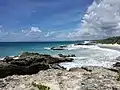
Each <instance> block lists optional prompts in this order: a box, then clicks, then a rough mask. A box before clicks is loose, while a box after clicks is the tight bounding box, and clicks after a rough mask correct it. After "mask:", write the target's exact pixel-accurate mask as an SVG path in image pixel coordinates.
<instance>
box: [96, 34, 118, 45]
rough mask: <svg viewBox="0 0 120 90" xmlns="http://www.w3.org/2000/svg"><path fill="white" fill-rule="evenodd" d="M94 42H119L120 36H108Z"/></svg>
mask: <svg viewBox="0 0 120 90" xmlns="http://www.w3.org/2000/svg"><path fill="white" fill-rule="evenodd" d="M95 42H96V43H102V44H116V43H117V44H120V36H115V37H109V38H106V39H101V40H95Z"/></svg>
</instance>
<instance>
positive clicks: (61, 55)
mask: <svg viewBox="0 0 120 90" xmlns="http://www.w3.org/2000/svg"><path fill="white" fill-rule="evenodd" d="M58 56H59V57H76V56H75V54H71V55H63V54H58Z"/></svg>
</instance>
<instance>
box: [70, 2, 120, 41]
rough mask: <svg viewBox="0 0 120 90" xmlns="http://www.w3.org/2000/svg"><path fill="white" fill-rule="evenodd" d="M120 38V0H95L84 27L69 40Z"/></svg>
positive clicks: (85, 19) (83, 24)
mask: <svg viewBox="0 0 120 90" xmlns="http://www.w3.org/2000/svg"><path fill="white" fill-rule="evenodd" d="M110 36H120V0H94V2H93V4H92V5H91V6H89V7H88V10H87V12H86V14H85V15H84V17H83V20H82V25H81V26H79V27H77V28H76V30H75V31H74V32H70V33H69V35H68V38H72V39H100V38H105V37H110Z"/></svg>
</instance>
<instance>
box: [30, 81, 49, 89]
mask: <svg viewBox="0 0 120 90" xmlns="http://www.w3.org/2000/svg"><path fill="white" fill-rule="evenodd" d="M32 85H33V86H34V87H37V88H38V89H39V90H50V87H48V86H45V85H41V84H36V83H34V82H32Z"/></svg>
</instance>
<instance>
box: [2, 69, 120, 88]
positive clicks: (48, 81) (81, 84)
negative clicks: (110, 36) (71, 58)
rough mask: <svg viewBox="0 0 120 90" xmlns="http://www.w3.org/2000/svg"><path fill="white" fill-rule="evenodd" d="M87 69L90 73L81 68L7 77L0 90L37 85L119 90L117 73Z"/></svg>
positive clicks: (49, 70)
mask: <svg viewBox="0 0 120 90" xmlns="http://www.w3.org/2000/svg"><path fill="white" fill-rule="evenodd" d="M86 68H87V67H86ZM88 69H90V70H92V72H89V71H86V70H85V69H81V68H72V70H70V71H67V70H60V69H48V70H44V71H39V72H38V73H37V74H33V75H24V76H23V75H13V76H8V77H6V78H3V79H2V81H0V83H2V85H1V87H0V90H33V89H34V90H38V88H37V86H38V85H43V86H47V87H49V88H50V90H120V82H119V81H117V80H116V79H117V78H116V77H117V75H118V73H117V72H114V71H111V70H108V69H106V68H103V67H88ZM34 84H35V85H34Z"/></svg>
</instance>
